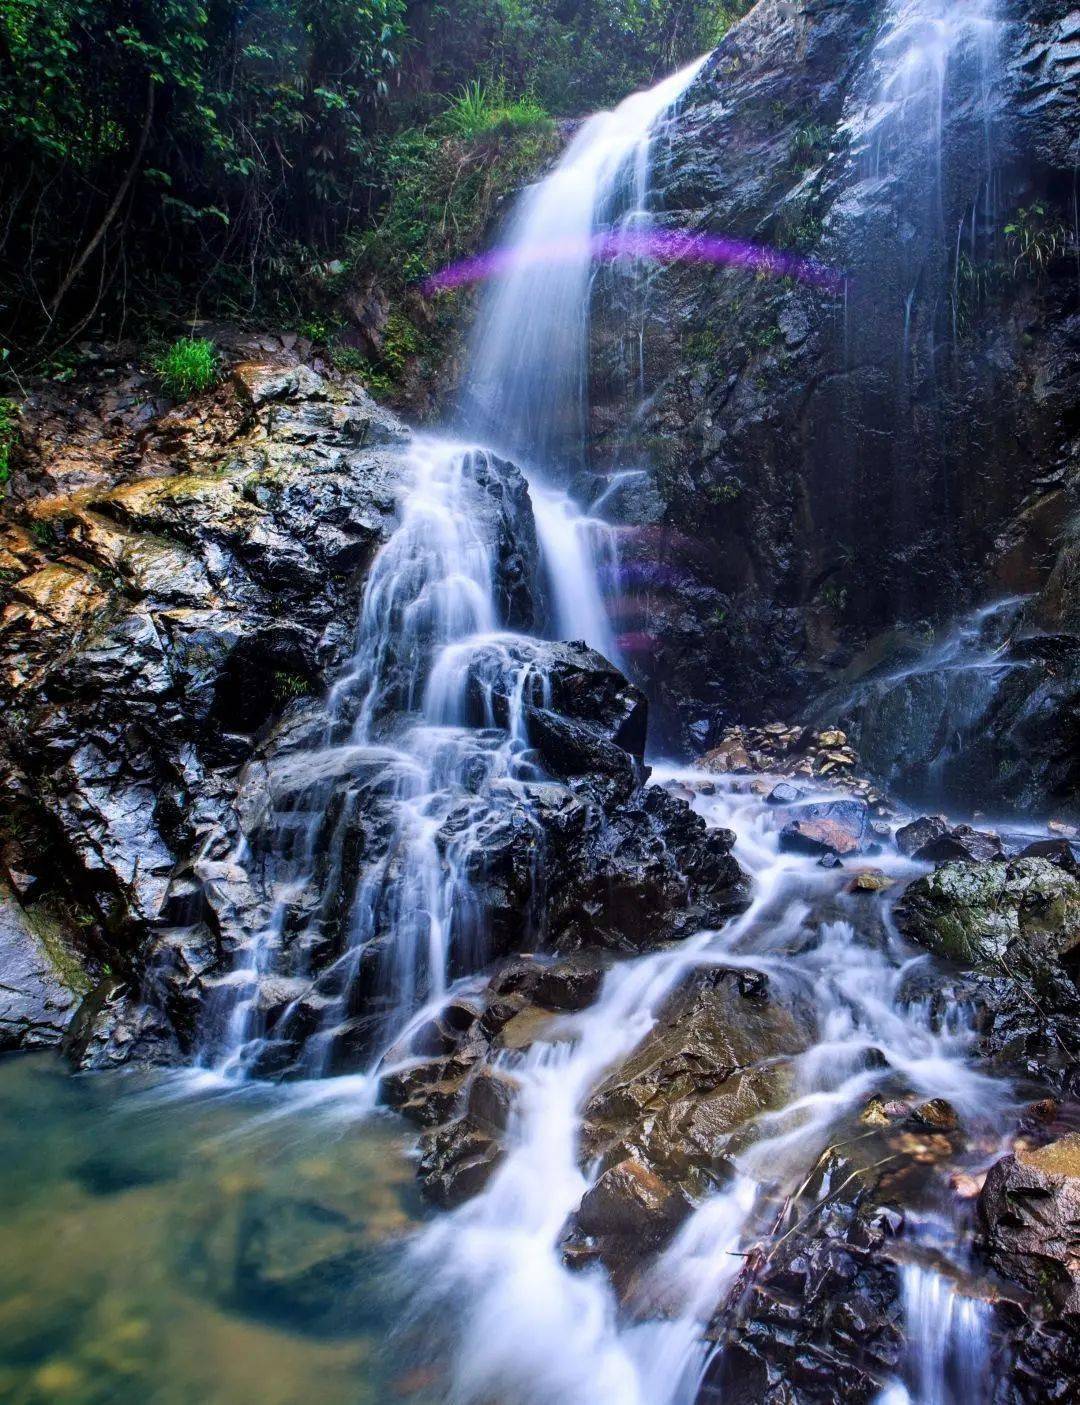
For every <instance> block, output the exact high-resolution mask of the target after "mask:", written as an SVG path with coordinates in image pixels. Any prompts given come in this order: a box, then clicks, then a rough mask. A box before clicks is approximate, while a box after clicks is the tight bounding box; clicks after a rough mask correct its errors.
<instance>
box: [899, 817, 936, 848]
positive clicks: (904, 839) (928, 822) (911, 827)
mask: <svg viewBox="0 0 1080 1405" xmlns="http://www.w3.org/2000/svg"><path fill="white" fill-rule="evenodd" d="M948 829H949V823H948V821H947V820H946V819H945V818H944V816H942V815H922V816H920V818H919V819H917V820H912V821H911V823H910V824H905V825H902V826H901V828H900V829H898V830H897V831H896V847H897V848H898V849H899V850H900V852H901V853H902V854H906V855H907V856H908V857H909V858H910V857H911V855H912V854H914V853H915V851H916V849H921V848H922V847H923V845H924V844H929V843H930V842H931V841H932V840H934V839H940V838H941V837H942V835H944V834H946V833H947V832H948Z"/></svg>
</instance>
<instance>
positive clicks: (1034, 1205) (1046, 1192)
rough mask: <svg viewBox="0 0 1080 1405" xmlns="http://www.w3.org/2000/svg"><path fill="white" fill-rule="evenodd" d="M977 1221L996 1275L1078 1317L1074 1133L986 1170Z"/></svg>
mask: <svg viewBox="0 0 1080 1405" xmlns="http://www.w3.org/2000/svg"><path fill="white" fill-rule="evenodd" d="M979 1218H980V1221H981V1223H982V1226H983V1231H984V1235H985V1244H986V1253H987V1257H988V1258H989V1260H990V1262H991V1263H992V1264H993V1266H994V1267H995V1268H996V1269H998V1271H999V1272H1000V1273H1002V1274H1004V1275H1005V1277H1007V1278H1011V1279H1013V1280H1014V1281H1015V1282H1017V1283H1021V1284H1023V1286H1024V1287H1026V1288H1030V1289H1031V1291H1032V1292H1034V1293H1037V1294H1038V1295H1039V1296H1040V1297H1041V1298H1043V1299H1044V1301H1045V1302H1046V1303H1047V1305H1048V1306H1049V1307H1051V1308H1052V1309H1054V1310H1056V1311H1057V1312H1061V1313H1078V1312H1080V1133H1076V1132H1071V1133H1069V1135H1068V1136H1065V1137H1061V1138H1060V1139H1059V1140H1058V1141H1055V1142H1051V1143H1050V1144H1049V1145H1048V1146H1042V1147H1038V1148H1036V1149H1034V1150H1030V1151H1017V1153H1016V1154H1015V1155H1014V1156H1006V1157H1004V1158H1003V1159H1002V1160H1001V1161H999V1162H997V1164H996V1165H995V1166H993V1167H991V1169H990V1172H989V1174H988V1175H987V1177H986V1184H985V1185H984V1187H983V1191H982V1195H981V1196H980V1197H979Z"/></svg>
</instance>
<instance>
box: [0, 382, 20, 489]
mask: <svg viewBox="0 0 1080 1405" xmlns="http://www.w3.org/2000/svg"><path fill="white" fill-rule="evenodd" d="M18 437H19V407H18V406H17V405H16V404H15V402H14V400H2V399H0V487H3V485H4V484H5V483H7V481H8V480H9V479H10V477H11V451H12V449H13V448H14V447H15V441H16V439H18Z"/></svg>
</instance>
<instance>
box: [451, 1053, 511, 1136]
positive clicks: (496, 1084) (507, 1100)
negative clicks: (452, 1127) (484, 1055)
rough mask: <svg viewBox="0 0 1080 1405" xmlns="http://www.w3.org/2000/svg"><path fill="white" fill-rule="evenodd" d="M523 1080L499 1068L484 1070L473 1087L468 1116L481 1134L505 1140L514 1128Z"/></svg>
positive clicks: (478, 1073) (470, 1094)
mask: <svg viewBox="0 0 1080 1405" xmlns="http://www.w3.org/2000/svg"><path fill="white" fill-rule="evenodd" d="M520 1091H521V1083H520V1081H519V1080H518V1079H517V1078H515V1077H514V1075H513V1074H512V1073H507V1072H506V1071H505V1070H504V1069H499V1068H480V1069H477V1071H476V1074H475V1076H474V1078H473V1080H472V1082H471V1083H470V1084H469V1098H468V1103H467V1104H466V1109H465V1116H466V1119H467V1120H468V1121H469V1122H470V1123H472V1125H473V1126H474V1127H476V1128H477V1129H478V1130H480V1131H481V1132H488V1133H490V1135H491V1136H493V1137H501V1136H503V1134H504V1133H505V1132H506V1129H507V1127H508V1126H509V1125H510V1118H511V1115H512V1113H513V1108H514V1104H515V1102H516V1101H517V1097H518V1094H519V1093H520Z"/></svg>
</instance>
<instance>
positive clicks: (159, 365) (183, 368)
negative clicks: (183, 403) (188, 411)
mask: <svg viewBox="0 0 1080 1405" xmlns="http://www.w3.org/2000/svg"><path fill="white" fill-rule="evenodd" d="M154 374H155V375H156V376H157V378H158V380H159V382H160V383H161V388H162V390H164V392H165V394H166V395H168V396H170V397H171V398H172V399H173V400H190V399H191V397H192V396H193V395H201V394H202V393H203V391H206V390H209V389H210V387H211V386H212V385H215V384H216V382H217V378H218V355H217V350H216V348H215V347H214V343H213V342H212V341H209V340H207V338H206V337H181V338H180V339H179V341H174V342H173V344H172V346H170V347H169V348H168V349H167V350H166V351H163V352H162V353H161V354H160V355H159V356H156V357H155V358H154Z"/></svg>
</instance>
